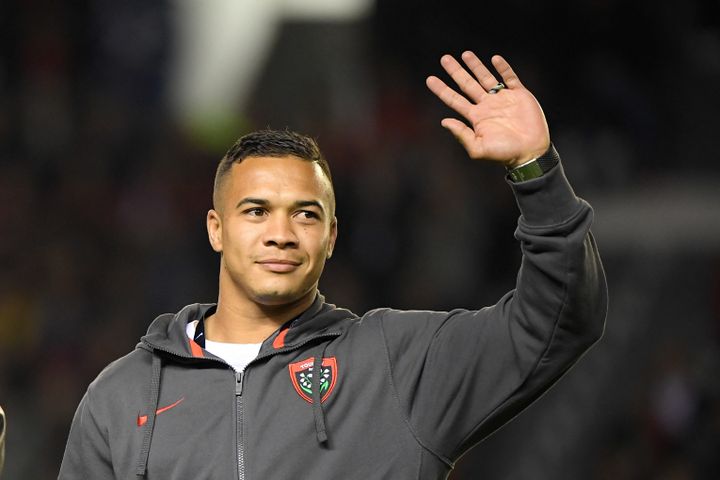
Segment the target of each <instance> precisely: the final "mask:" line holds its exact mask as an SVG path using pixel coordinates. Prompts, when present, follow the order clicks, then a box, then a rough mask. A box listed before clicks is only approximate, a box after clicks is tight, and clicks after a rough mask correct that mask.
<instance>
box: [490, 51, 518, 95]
mask: <svg viewBox="0 0 720 480" xmlns="http://www.w3.org/2000/svg"><path fill="white" fill-rule="evenodd" d="M491 60H492V63H493V65H494V66H495V69H496V70H497V71H498V73H499V74H500V76H501V77H502V79H503V83H505V85H507V87H508V88H522V86H523V84H522V83H521V82H520V79H519V78H518V76H517V74H516V73H515V71H514V70H513V69H512V67H511V66H510V64H509V63H508V62H507V61H506V60H505V59H504V58H503V57H501V56H500V55H494V56H493V57H492V59H491Z"/></svg>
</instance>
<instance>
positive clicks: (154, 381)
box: [135, 354, 162, 477]
mask: <svg viewBox="0 0 720 480" xmlns="http://www.w3.org/2000/svg"><path fill="white" fill-rule="evenodd" d="M161 371H162V359H161V358H160V356H159V355H157V354H153V361H152V378H151V379H150V399H149V401H148V412H147V422H146V423H145V434H144V435H143V442H142V448H141V449H140V458H139V461H138V466H137V470H136V471H135V475H137V476H138V477H144V476H145V473H146V472H147V463H148V458H149V457H150V442H151V440H152V434H153V427H154V426H155V416H156V415H157V413H156V412H157V408H158V401H159V399H160V372H161Z"/></svg>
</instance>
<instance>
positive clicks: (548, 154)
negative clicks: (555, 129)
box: [507, 143, 560, 183]
mask: <svg viewBox="0 0 720 480" xmlns="http://www.w3.org/2000/svg"><path fill="white" fill-rule="evenodd" d="M558 162H560V155H558V153H557V151H556V150H555V147H554V146H553V144H552V143H551V144H550V147H548V149H547V150H546V151H545V153H543V154H542V155H540V156H539V157H537V158H533V159H532V160H530V161H529V162H525V163H523V164H522V165H520V166H517V167H508V169H507V174H508V178H509V179H510V180H512V181H513V182H514V183H517V182H524V181H526V180H532V179H533V178H538V177H542V176H543V175H545V173H547V172H548V171H550V169H552V168H553V167H554V166H555V165H557V164H558Z"/></svg>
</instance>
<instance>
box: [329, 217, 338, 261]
mask: <svg viewBox="0 0 720 480" xmlns="http://www.w3.org/2000/svg"><path fill="white" fill-rule="evenodd" d="M337 236H338V221H337V217H333V219H332V223H330V239H329V240H328V250H327V258H330V257H332V254H333V250H335V241H336V240H337Z"/></svg>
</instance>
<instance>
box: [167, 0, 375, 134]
mask: <svg viewBox="0 0 720 480" xmlns="http://www.w3.org/2000/svg"><path fill="white" fill-rule="evenodd" d="M372 3H373V2H372V0H263V1H251V2H238V1H236V0H212V1H210V2H195V1H189V0H175V9H174V11H175V18H174V19H173V20H174V22H175V28H176V29H177V36H176V38H177V39H178V44H177V47H176V50H175V58H174V59H173V61H172V65H171V71H170V104H171V108H172V109H173V111H174V113H175V115H176V116H177V118H178V119H179V120H180V122H181V123H183V124H185V125H186V126H189V127H191V128H193V129H198V128H200V129H202V128H206V126H211V128H215V129H218V128H220V129H222V128H223V126H225V127H228V128H230V129H234V131H235V132H237V127H238V126H239V125H242V123H243V119H242V118H240V117H239V115H241V112H242V107H243V105H244V104H245V101H246V98H247V95H248V94H249V92H250V91H251V89H252V86H253V84H254V82H255V81H256V79H257V77H258V75H259V73H260V71H261V69H262V67H263V65H264V64H265V62H266V59H267V57H268V55H270V53H271V49H272V45H273V41H274V40H275V38H276V34H277V32H278V30H279V26H280V24H281V23H282V22H283V21H284V20H293V19H300V20H305V21H307V20H322V21H349V20H357V19H361V18H363V17H365V16H367V15H368V14H369V13H370V11H371V6H372ZM229 52H230V53H229Z"/></svg>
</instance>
